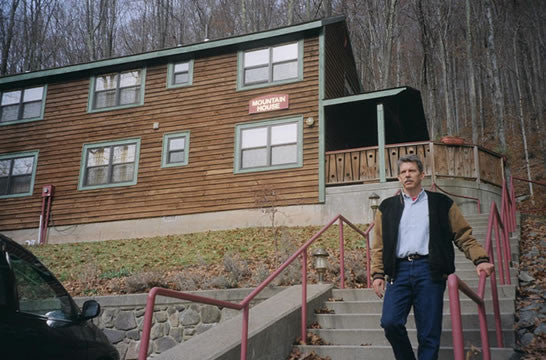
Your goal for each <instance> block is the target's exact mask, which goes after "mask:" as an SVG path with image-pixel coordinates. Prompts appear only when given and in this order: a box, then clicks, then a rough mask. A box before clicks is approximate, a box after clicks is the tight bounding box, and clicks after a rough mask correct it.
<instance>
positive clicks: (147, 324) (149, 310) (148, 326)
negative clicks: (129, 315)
mask: <svg viewBox="0 0 546 360" xmlns="http://www.w3.org/2000/svg"><path fill="white" fill-rule="evenodd" d="M156 294H157V288H153V289H152V290H150V292H149V293H148V297H147V300H146V310H145V311H144V322H143V323H142V336H141V337H140V350H139V352H138V360H146V358H147V357H148V346H149V344H150V332H151V331H152V317H153V315H154V305H155V296H156Z"/></svg>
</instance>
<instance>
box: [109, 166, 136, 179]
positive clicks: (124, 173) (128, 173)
mask: <svg viewBox="0 0 546 360" xmlns="http://www.w3.org/2000/svg"><path fill="white" fill-rule="evenodd" d="M134 170H135V166H134V164H131V163H129V164H121V165H114V166H113V173H112V182H113V183H118V182H126V181H132V180H133V174H134Z"/></svg>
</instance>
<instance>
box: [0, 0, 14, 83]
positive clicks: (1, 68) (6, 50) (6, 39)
mask: <svg viewBox="0 0 546 360" xmlns="http://www.w3.org/2000/svg"><path fill="white" fill-rule="evenodd" d="M18 6H19V0H12V2H11V6H10V9H9V21H8V23H7V24H4V17H3V16H2V19H0V21H1V24H2V32H3V33H4V34H5V35H4V36H3V41H2V55H1V56H2V59H1V63H2V64H1V65H0V76H3V75H6V74H7V72H8V58H9V54H10V49H11V43H12V41H13V28H14V26H15V12H16V11H17V7H18ZM6 26H7V30H6V29H5V27H6ZM4 31H5V32H4Z"/></svg>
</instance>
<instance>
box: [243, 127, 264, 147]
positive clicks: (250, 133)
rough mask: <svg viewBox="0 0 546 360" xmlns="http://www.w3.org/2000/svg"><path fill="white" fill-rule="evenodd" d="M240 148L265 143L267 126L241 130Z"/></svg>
mask: <svg viewBox="0 0 546 360" xmlns="http://www.w3.org/2000/svg"><path fill="white" fill-rule="evenodd" d="M241 137H242V141H241V148H242V149H247V148H252V147H258V146H266V145H267V128H266V127H262V128H257V129H245V130H243V131H241Z"/></svg>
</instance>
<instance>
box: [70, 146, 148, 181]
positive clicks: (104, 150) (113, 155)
mask: <svg viewBox="0 0 546 360" xmlns="http://www.w3.org/2000/svg"><path fill="white" fill-rule="evenodd" d="M139 153H140V139H129V140H122V141H115V142H108V143H99V144H86V145H84V147H83V154H82V166H81V170H80V172H81V173H80V184H79V189H80V190H83V189H94V188H100V187H110V186H126V185H134V184H136V180H137V173H138V157H139Z"/></svg>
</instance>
